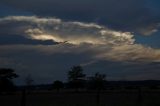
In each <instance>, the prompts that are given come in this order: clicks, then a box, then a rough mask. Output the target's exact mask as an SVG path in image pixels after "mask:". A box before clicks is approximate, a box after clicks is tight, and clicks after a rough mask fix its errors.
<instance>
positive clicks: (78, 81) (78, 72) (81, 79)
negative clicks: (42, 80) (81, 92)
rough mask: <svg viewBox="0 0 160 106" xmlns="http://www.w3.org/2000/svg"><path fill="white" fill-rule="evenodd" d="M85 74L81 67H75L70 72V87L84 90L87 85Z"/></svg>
mask: <svg viewBox="0 0 160 106" xmlns="http://www.w3.org/2000/svg"><path fill="white" fill-rule="evenodd" d="M85 76H86V75H85V74H84V73H83V69H82V67H81V66H73V67H72V68H71V70H70V71H69V72H68V80H69V86H70V87H71V88H75V89H78V88H83V87H84V84H85Z"/></svg>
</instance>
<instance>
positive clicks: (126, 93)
mask: <svg viewBox="0 0 160 106" xmlns="http://www.w3.org/2000/svg"><path fill="white" fill-rule="evenodd" d="M21 97H22V95H21V93H20V92H19V93H16V94H12V95H0V106H21ZM98 98H99V99H98ZM26 106H160V90H148V91H147V90H145V91H142V92H141V93H139V92H138V91H137V90H123V91H122V90H121V91H119V90H110V91H102V92H101V93H100V95H99V96H98V95H97V93H96V92H95V91H89V92H86V91H85V92H84V91H83V92H82V91H81V92H72V91H60V92H56V91H45V92H44V91H42V92H30V93H27V95H26Z"/></svg>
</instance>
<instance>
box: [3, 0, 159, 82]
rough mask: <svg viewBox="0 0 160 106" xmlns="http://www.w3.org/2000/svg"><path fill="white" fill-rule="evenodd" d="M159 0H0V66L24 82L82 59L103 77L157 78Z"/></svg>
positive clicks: (62, 72)
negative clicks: (13, 70) (13, 71)
mask: <svg viewBox="0 0 160 106" xmlns="http://www.w3.org/2000/svg"><path fill="white" fill-rule="evenodd" d="M159 5H160V1H159V0H12V1H11V0H1V1H0V67H3V68H13V69H15V71H16V73H17V74H19V75H20V77H19V78H18V79H17V80H15V82H16V83H17V84H24V83H25V78H26V77H27V76H28V75H30V76H32V78H33V80H34V83H36V84H45V83H51V82H53V81H54V80H62V81H66V80H67V72H68V71H69V70H70V68H71V67H72V66H74V65H81V66H82V67H83V69H84V73H85V74H87V76H92V75H94V74H95V73H96V72H100V73H103V74H106V75H107V80H160V70H159V69H160V12H159V11H160V7H159Z"/></svg>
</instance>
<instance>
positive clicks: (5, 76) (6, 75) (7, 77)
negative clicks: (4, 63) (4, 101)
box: [0, 68, 18, 92]
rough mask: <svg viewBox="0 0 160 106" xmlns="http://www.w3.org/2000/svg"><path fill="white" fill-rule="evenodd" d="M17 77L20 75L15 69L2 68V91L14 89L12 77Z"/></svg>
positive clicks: (0, 86)
mask: <svg viewBox="0 0 160 106" xmlns="http://www.w3.org/2000/svg"><path fill="white" fill-rule="evenodd" d="M16 77H18V75H17V74H16V73H15V72H14V70H13V69H9V68H0V92H8V91H13V90H14V88H15V86H14V84H13V82H12V79H13V78H16Z"/></svg>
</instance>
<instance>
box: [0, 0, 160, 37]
mask: <svg viewBox="0 0 160 106" xmlns="http://www.w3.org/2000/svg"><path fill="white" fill-rule="evenodd" d="M1 2H3V3H6V4H8V5H11V6H15V7H17V8H20V9H22V10H26V11H31V12H34V13H35V14H36V15H39V16H54V17H59V18H62V19H66V20H78V21H85V22H97V23H100V24H103V25H107V26H109V27H110V28H114V29H117V30H123V31H131V32H132V31H133V32H139V33H141V34H144V35H149V34H152V33H154V32H155V30H156V29H157V28H158V26H157V23H159V22H160V20H159V19H160V14H158V13H156V12H154V10H153V9H152V8H150V7H151V6H150V7H148V5H147V1H146V0H63V1H59V0H27V1H21V0H14V1H10V0H1Z"/></svg>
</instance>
